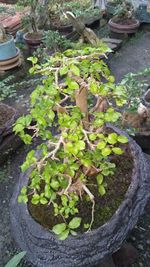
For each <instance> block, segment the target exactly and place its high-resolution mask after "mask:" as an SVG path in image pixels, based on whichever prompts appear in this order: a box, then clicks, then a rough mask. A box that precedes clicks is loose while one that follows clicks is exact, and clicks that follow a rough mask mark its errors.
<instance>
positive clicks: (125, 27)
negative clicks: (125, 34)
mask: <svg viewBox="0 0 150 267" xmlns="http://www.w3.org/2000/svg"><path fill="white" fill-rule="evenodd" d="M133 21H134V22H135V23H133V24H129V25H127V24H120V23H117V22H114V21H113V18H111V19H110V20H109V22H108V24H109V26H110V27H114V28H118V29H126V30H128V29H130V30H131V29H134V28H137V27H139V26H140V21H139V20H138V19H135V18H134V19H133Z"/></svg>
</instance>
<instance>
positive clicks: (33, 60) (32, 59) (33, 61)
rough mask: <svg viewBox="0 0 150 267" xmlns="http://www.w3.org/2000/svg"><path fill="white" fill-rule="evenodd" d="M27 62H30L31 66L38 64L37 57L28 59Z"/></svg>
mask: <svg viewBox="0 0 150 267" xmlns="http://www.w3.org/2000/svg"><path fill="white" fill-rule="evenodd" d="M27 60H29V61H31V62H32V63H33V64H36V63H37V62H38V59H37V57H28V58H27Z"/></svg>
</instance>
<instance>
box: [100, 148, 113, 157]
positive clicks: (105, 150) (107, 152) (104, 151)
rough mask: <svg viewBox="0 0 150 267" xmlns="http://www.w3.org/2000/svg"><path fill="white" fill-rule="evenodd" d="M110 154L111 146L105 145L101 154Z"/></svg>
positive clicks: (105, 155)
mask: <svg viewBox="0 0 150 267" xmlns="http://www.w3.org/2000/svg"><path fill="white" fill-rule="evenodd" d="M110 154H111V148H109V147H106V148H104V149H103V150H102V155H103V156H104V157H107V156H109V155H110Z"/></svg>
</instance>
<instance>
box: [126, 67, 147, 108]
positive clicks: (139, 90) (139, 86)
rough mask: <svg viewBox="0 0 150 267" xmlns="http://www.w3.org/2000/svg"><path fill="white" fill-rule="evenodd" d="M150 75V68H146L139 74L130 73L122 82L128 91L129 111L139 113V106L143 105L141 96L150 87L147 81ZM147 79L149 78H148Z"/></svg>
mask: <svg viewBox="0 0 150 267" xmlns="http://www.w3.org/2000/svg"><path fill="white" fill-rule="evenodd" d="M149 74H150V68H145V69H144V70H142V71H139V72H137V73H132V72H130V73H128V74H126V75H125V76H124V78H123V79H122V81H121V85H124V86H125V87H126V90H127V94H128V100H127V103H126V106H125V109H126V110H128V111H131V112H132V111H133V112H134V111H137V108H138V106H139V104H140V103H141V96H142V95H143V93H144V92H145V91H146V89H147V88H148V86H149V82H148V80H147V78H148V76H149ZM146 77H147V78H146Z"/></svg>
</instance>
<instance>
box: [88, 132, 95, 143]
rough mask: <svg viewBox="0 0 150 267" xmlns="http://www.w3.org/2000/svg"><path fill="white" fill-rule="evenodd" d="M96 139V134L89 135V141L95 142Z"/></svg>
mask: <svg viewBox="0 0 150 267" xmlns="http://www.w3.org/2000/svg"><path fill="white" fill-rule="evenodd" d="M96 137H97V135H96V134H94V133H92V134H90V135H89V139H90V140H91V141H95V140H96Z"/></svg>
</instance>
